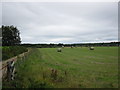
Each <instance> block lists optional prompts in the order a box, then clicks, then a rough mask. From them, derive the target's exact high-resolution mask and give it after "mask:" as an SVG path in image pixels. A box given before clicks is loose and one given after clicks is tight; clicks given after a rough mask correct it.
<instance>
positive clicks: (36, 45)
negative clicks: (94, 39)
mask: <svg viewBox="0 0 120 90" xmlns="http://www.w3.org/2000/svg"><path fill="white" fill-rule="evenodd" d="M21 46H25V47H35V48H55V47H62V46H64V47H90V46H120V42H109V43H79V44H63V43H59V44H21Z"/></svg>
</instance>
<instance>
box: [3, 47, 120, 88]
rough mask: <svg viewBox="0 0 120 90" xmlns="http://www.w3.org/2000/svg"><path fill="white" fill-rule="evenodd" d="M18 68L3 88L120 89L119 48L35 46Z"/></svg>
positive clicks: (18, 64) (17, 65)
mask: <svg viewBox="0 0 120 90" xmlns="http://www.w3.org/2000/svg"><path fill="white" fill-rule="evenodd" d="M53 69H54V70H56V73H53V72H52V70H53ZM16 70H17V74H16V78H15V80H14V81H10V82H7V81H4V82H3V87H14V88H19V87H22V88H117V87H118V47H95V50H89V49H88V48H87V47H82V48H81V47H77V48H67V47H66V48H62V52H57V48H33V49H32V50H31V52H30V54H29V55H28V56H27V58H26V59H25V60H24V61H20V60H18V61H17V63H16Z"/></svg>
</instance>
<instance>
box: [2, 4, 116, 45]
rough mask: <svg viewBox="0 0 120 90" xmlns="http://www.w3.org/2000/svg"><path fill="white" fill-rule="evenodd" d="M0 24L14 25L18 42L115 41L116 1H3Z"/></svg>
mask: <svg viewBox="0 0 120 90" xmlns="http://www.w3.org/2000/svg"><path fill="white" fill-rule="evenodd" d="M2 24H3V25H14V26H16V27H17V28H18V29H19V30H20V33H21V39H22V43H83V42H85V43H87V42H109V41H110V42H111V41H117V40H118V3H117V2H66V3H65V2H56V3H55V2H45V3H44V2H39V3H37V2H4V3H2Z"/></svg>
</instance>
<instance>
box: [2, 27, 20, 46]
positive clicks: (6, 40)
mask: <svg viewBox="0 0 120 90" xmlns="http://www.w3.org/2000/svg"><path fill="white" fill-rule="evenodd" d="M20 43H21V40H20V32H19V30H18V29H17V28H16V27H14V26H13V25H12V26H4V25H2V45H3V46H14V45H19V44H20Z"/></svg>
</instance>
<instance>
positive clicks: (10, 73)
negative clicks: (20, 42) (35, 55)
mask: <svg viewBox="0 0 120 90" xmlns="http://www.w3.org/2000/svg"><path fill="white" fill-rule="evenodd" d="M29 52H30V50H29V49H28V51H27V52H24V53H22V54H19V55H18V56H15V57H12V58H10V59H8V60H5V61H2V62H0V63H1V65H2V68H1V69H0V71H2V77H1V78H3V79H4V78H7V80H14V74H15V62H16V61H17V60H18V59H22V60H23V58H25V56H27V54H28V53H29Z"/></svg>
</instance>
